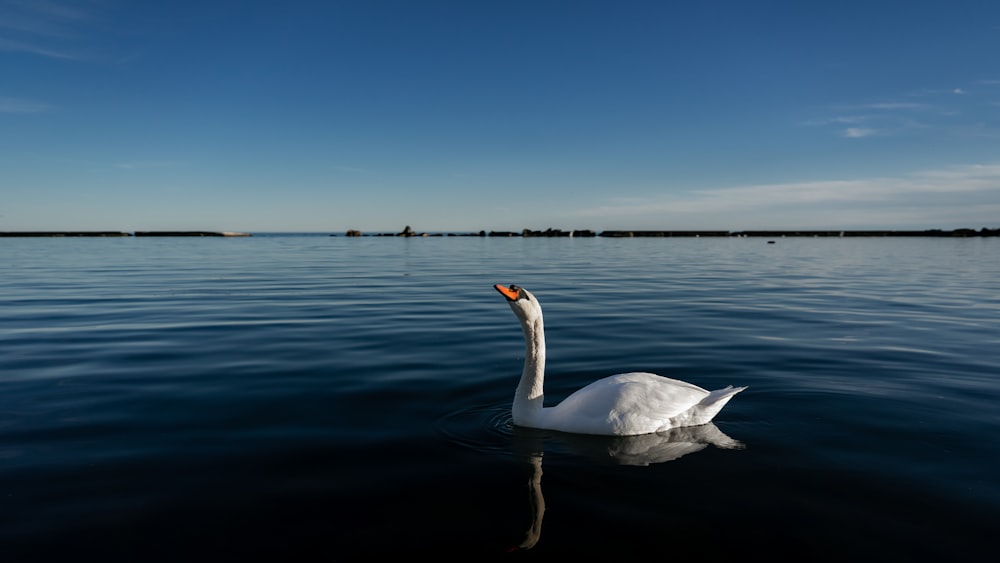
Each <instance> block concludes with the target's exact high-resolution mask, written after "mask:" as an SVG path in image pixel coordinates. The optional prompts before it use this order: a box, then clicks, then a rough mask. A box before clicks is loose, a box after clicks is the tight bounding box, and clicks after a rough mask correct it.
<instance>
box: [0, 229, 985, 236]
mask: <svg viewBox="0 0 1000 563" xmlns="http://www.w3.org/2000/svg"><path fill="white" fill-rule="evenodd" d="M315 234H318V235H322V234H324V233H315ZM250 236H253V234H252V233H246V232H233V231H135V232H133V233H130V232H125V231H0V237H7V238H9V237H51V238H59V237H250ZM329 236H346V237H446V236H447V237H526V238H531V237H567V238H570V237H580V238H588V237H606V238H701V237H733V238H744V237H766V238H783V237H812V238H831V237H833V238H843V237H996V236H1000V228H997V229H987V228H982V229H979V230H976V229H952V230H943V229H926V230H874V229H864V230H849V229H844V230H804V229H797V230H752V231H704V230H607V231H601V232H596V231H592V230H588V229H582V230H562V229H546V230H544V231H535V230H531V229H524V230H522V231H520V232H518V231H478V232H435V233H420V232H416V231H414V230H412V229H411V228H410V227H406V229H404V230H403V231H402V232H398V233H393V232H371V233H364V232H361V231H358V230H349V231H347V232H346V233H345V234H343V235H340V234H336V233H334V234H331V235H329Z"/></svg>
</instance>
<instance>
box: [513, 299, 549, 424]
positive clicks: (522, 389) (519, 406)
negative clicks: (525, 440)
mask: <svg viewBox="0 0 1000 563" xmlns="http://www.w3.org/2000/svg"><path fill="white" fill-rule="evenodd" d="M521 326H522V328H523V329H524V344H525V351H524V371H522V372H521V380H520V381H519V382H518V384H517V390H516V391H515V392H514V405H513V407H512V408H511V415H512V417H513V419H514V424H517V425H520V426H533V425H534V424H532V423H533V422H534V420H535V418H536V417H537V416H538V414H539V413H541V411H542V404H543V400H544V392H543V391H542V384H543V383H544V379H545V328H544V326H543V325H542V319H541V318H540V317H539V318H537V319H535V320H534V321H523V322H522V323H521Z"/></svg>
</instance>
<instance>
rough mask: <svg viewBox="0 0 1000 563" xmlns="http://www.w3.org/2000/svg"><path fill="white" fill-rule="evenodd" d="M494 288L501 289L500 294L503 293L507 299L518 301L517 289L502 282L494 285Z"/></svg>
mask: <svg viewBox="0 0 1000 563" xmlns="http://www.w3.org/2000/svg"><path fill="white" fill-rule="evenodd" d="M493 288H494V289H496V290H497V291H499V292H500V294H501V295H503V296H504V297H506V298H507V299H509V300H511V301H517V292H516V291H514V290H512V289H510V288H507V287H504V286H502V285H500V284H496V285H494V286H493Z"/></svg>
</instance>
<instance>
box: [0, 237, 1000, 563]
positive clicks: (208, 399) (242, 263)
mask: <svg viewBox="0 0 1000 563" xmlns="http://www.w3.org/2000/svg"><path fill="white" fill-rule="evenodd" d="M0 265H2V268H3V273H2V275H0V502H2V504H0V560H2V561H5V562H6V561H66V560H100V561H150V560H154V561H158V560H163V561H248V560H278V561H289V560H309V561H315V560H333V561H336V560H354V559H361V558H364V557H367V556H374V555H386V554H391V555H399V556H406V557H417V556H420V557H424V556H427V557H431V558H436V559H445V560H481V559H492V558H498V559H504V558H538V557H546V556H552V555H571V556H586V557H588V558H597V557H606V556H627V557H637V556H642V557H645V556H656V557H658V558H662V559H680V558H685V559H686V558H691V557H698V558H700V559H702V560H732V559H734V558H747V557H752V558H754V559H766V560H770V559H779V560H798V561H847V560H851V561H874V560H880V561H885V560H888V561H938V560H948V561H986V560H995V558H996V557H997V550H996V548H995V541H994V535H995V533H996V532H995V530H996V528H997V525H998V524H1000V408H998V407H997V405H998V402H1000V382H998V377H997V376H998V371H1000V370H998V366H1000V240H996V239H980V238H971V239H933V238H926V239H925V238H918V239H880V238H870V239H867V238H864V239H853V238H852V239H779V240H777V241H776V244H767V243H766V241H765V240H763V239H752V238H751V239H729V238H719V239H715V238H710V239H631V240H622V239H603V238H596V239H522V238H513V239H497V238H465V237H443V238H421V239H398V238H376V237H362V238H351V239H349V238H345V237H327V236H300V235H258V236H254V237H252V238H235V239H214V238H206V239H176V238H164V239H159V238H123V239H3V240H0ZM495 283H502V284H510V283H517V284H519V285H523V286H525V287H527V288H529V289H531V290H532V291H533V292H534V293H535V295H536V296H537V297H538V298H539V300H540V301H541V302H542V305H543V307H544V309H545V321H546V329H547V338H548V372H547V379H546V391H547V397H546V399H547V403H548V404H553V403H554V402H556V401H558V400H560V399H561V398H563V397H565V396H566V395H568V394H569V393H570V392H572V391H573V390H575V389H576V388H578V387H580V386H582V385H584V384H586V383H588V382H590V381H592V380H594V379H596V378H599V377H602V376H605V375H610V374H612V373H617V372H621V371H652V372H655V373H660V374H662V375H667V376H670V377H675V378H679V379H684V380H687V381H690V382H692V383H696V384H698V385H701V386H703V387H706V388H716V387H721V386H725V385H730V384H732V385H748V386H749V389H747V390H746V391H744V392H743V393H741V394H740V395H738V396H737V397H736V398H734V399H733V400H732V401H731V402H730V403H729V405H728V406H727V407H726V408H725V409H724V410H723V411H722V412H721V413H720V415H719V416H718V417H716V419H715V422H714V424H713V425H709V426H706V427H698V428H695V429H685V430H683V431H678V432H673V433H670V434H664V435H662V436H657V435H653V436H646V437H639V438H633V439H618V440H615V439H610V438H597V437H580V436H572V435H564V434H558V433H553V432H541V431H531V430H525V429H520V428H516V427H513V426H512V424H511V422H510V416H509V412H508V409H509V403H510V400H511V397H512V394H513V390H514V386H515V385H516V381H517V378H518V376H519V374H520V370H521V364H522V362H523V353H524V350H523V341H522V337H521V332H520V327H519V325H518V324H517V321H516V319H515V317H514V316H513V314H512V313H511V311H510V309H509V308H508V306H507V304H506V303H505V302H504V300H503V298H502V297H501V296H499V295H498V294H497V293H496V292H495V291H494V290H493V289H492V285H493V284H495Z"/></svg>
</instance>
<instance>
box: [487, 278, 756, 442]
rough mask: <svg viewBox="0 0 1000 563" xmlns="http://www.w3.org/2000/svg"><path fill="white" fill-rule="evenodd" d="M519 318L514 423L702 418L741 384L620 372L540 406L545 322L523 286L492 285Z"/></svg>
mask: <svg viewBox="0 0 1000 563" xmlns="http://www.w3.org/2000/svg"><path fill="white" fill-rule="evenodd" d="M493 287H495V288H496V290H497V291H499V292H500V293H501V294H502V295H503V296H504V297H506V298H507V303H508V304H509V305H510V308H511V310H513V311H514V314H515V315H516V316H517V318H518V319H519V320H520V321H521V328H522V329H523V330H524V342H525V345H526V351H525V355H524V371H523V372H522V373H521V380H520V381H519V382H518V384H517V390H516V391H515V392H514V404H513V406H512V407H511V415H512V417H513V421H514V424H516V425H518V426H526V427H529V428H542V429H546V430H558V431H561V432H573V433H577V434H600V435H607V436H634V435H638V434H649V433H652V432H662V431H665V430H669V429H671V428H678V427H682V426H697V425H700V424H705V423H707V422H709V421H710V420H712V418H713V417H714V416H715V415H716V414H717V413H718V412H719V410H721V409H722V407H724V406H725V405H726V403H728V402H729V399H731V398H732V397H733V395H735V394H737V393H739V392H740V391H742V390H744V389H746V387H733V386H729V387H726V388H724V389H718V390H716V391H712V392H709V391H706V390H705V389H702V388H701V387H698V386H697V385H692V384H690V383H686V382H684V381H678V380H676V379H669V378H666V377H662V376H659V375H654V374H652V373H641V372H635V373H621V374H618V375H612V376H610V377H605V378H604V379H600V380H597V381H595V382H593V383H591V384H589V385H587V386H586V387H583V388H582V389H579V390H578V391H576V392H574V393H573V394H572V395H570V396H569V397H566V399H564V400H563V401H562V402H561V403H559V404H558V405H555V406H552V407H545V406H544V393H543V390H542V388H543V386H542V384H543V381H544V379H545V327H544V326H543V324H542V306H541V305H539V304H538V300H537V299H535V296H534V295H532V294H531V292H529V291H528V290H526V289H524V288H523V287H518V286H516V285H512V286H510V287H503V286H502V285H500V284H497V285H495V286H493Z"/></svg>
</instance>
